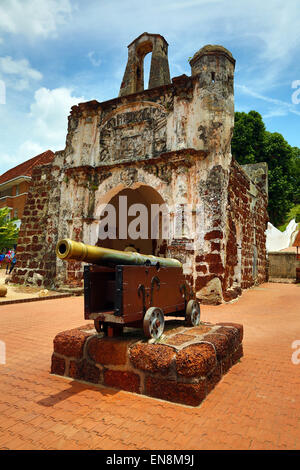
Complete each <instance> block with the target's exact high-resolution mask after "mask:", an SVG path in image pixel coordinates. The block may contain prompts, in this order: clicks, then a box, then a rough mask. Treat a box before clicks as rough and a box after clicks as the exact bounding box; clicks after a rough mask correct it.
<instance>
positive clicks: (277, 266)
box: [268, 251, 300, 282]
mask: <svg viewBox="0 0 300 470" xmlns="http://www.w3.org/2000/svg"><path fill="white" fill-rule="evenodd" d="M268 258H269V279H270V281H271V282H272V280H278V279H293V280H296V270H297V268H298V269H299V268H300V260H297V256H296V253H292V252H287V251H286V252H280V251H274V252H271V251H269V253H268Z"/></svg>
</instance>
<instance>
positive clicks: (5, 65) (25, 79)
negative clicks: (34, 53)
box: [0, 56, 43, 91]
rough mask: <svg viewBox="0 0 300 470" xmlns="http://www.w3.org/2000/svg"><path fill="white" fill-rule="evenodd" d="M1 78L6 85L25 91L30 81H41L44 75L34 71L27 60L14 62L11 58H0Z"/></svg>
mask: <svg viewBox="0 0 300 470" xmlns="http://www.w3.org/2000/svg"><path fill="white" fill-rule="evenodd" d="M0 77H1V78H2V80H4V81H5V83H6V85H8V86H12V87H13V88H15V89H16V90H19V91H21V90H25V89H26V88H28V87H29V84H30V81H32V80H41V79H42V77H43V75H42V74H41V73H40V72H39V71H38V70H35V69H33V68H32V67H31V66H30V64H29V62H28V60H27V59H20V60H14V59H12V58H11V57H10V56H6V57H0Z"/></svg>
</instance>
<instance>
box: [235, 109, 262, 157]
mask: <svg viewBox="0 0 300 470" xmlns="http://www.w3.org/2000/svg"><path fill="white" fill-rule="evenodd" d="M265 132H266V128H265V125H264V123H263V120H262V117H261V115H260V114H259V113H258V112H256V111H250V112H249V113H248V114H247V113H240V112H236V113H235V116H234V133H233V137H232V141H231V150H232V153H233V155H234V157H235V159H236V160H237V161H238V162H239V163H240V164H241V165H245V164H247V163H257V162H262V161H264V158H263V157H264V138H265Z"/></svg>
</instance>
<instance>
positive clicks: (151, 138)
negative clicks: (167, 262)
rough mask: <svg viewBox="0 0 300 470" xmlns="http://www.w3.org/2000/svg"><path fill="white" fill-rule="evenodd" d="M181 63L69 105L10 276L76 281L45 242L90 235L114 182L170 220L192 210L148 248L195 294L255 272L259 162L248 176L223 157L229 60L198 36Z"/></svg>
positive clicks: (226, 290)
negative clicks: (138, 85) (186, 63)
mask: <svg viewBox="0 0 300 470" xmlns="http://www.w3.org/2000/svg"><path fill="white" fill-rule="evenodd" d="M154 36H155V35H153V41H154V42H155V41H156V42H157V44H158V43H161V44H163V42H161V41H162V40H161V37H160V36H159V35H158V36H157V37H154ZM144 39H145V38H142V40H144ZM147 47H148V46H147ZM149 47H150V46H149ZM151 47H152V46H151ZM155 47H156V46H155ZM159 47H160V46H159ZM164 47H165V46H164ZM166 51H167V50H166V49H165V50H164V54H165V55H164V61H165V59H166ZM144 52H145V51H144ZM160 52H162V51H160ZM154 58H155V56H154ZM190 64H191V72H192V74H191V76H190V77H187V76H186V75H182V76H180V77H175V78H173V79H172V81H171V83H169V82H168V80H167V81H166V82H164V81H163V82H161V83H166V84H163V85H161V86H156V87H155V88H150V89H148V90H140V91H139V92H134V93H131V94H123V93H121V96H119V97H118V98H115V99H113V100H109V101H106V102H104V103H98V102H97V101H90V102H87V103H81V104H79V105H78V106H74V107H73V108H72V110H71V113H70V116H69V118H68V133H67V138H66V147H65V149H64V150H63V151H62V152H58V153H57V154H56V157H55V159H54V161H53V166H52V167H51V166H45V167H42V168H41V169H40V170H38V171H39V172H37V173H36V174H35V177H34V179H33V182H32V189H31V195H30V197H29V198H28V203H27V206H26V208H25V212H26V213H25V216H24V218H23V220H22V228H21V233H20V240H19V244H18V258H19V259H20V265H19V268H17V269H16V272H15V274H14V278H15V280H18V282H27V283H28V282H30V283H33V284H34V283H36V284H38V285H49V283H50V284H51V283H54V285H55V286H56V287H63V286H66V285H67V286H69V287H73V288H74V287H82V271H83V264H82V263H75V262H73V263H66V262H63V261H61V260H59V259H56V256H55V244H56V242H57V240H58V239H61V238H66V237H68V238H72V239H74V240H82V241H84V242H85V243H88V244H97V243H98V242H99V240H98V228H99V214H100V207H101V205H102V204H107V203H109V202H110V201H111V200H112V199H113V198H114V197H115V196H116V195H118V194H119V193H121V192H122V191H124V190H127V191H128V190H132V191H136V193H134V192H133V193H132V194H136V195H139V197H142V196H143V197H144V198H145V201H146V202H147V204H149V205H150V204H152V203H159V204H161V203H166V204H167V205H168V207H169V208H171V215H170V216H171V220H172V222H173V223H174V225H175V226H176V224H177V223H179V222H180V218H179V217H178V206H180V207H184V206H189V207H191V208H192V221H193V224H192V228H190V229H188V230H187V231H186V232H185V233H184V235H183V236H181V237H180V238H178V237H177V236H176V234H171V235H170V236H169V237H168V239H165V240H158V241H155V243H153V248H152V253H154V254H157V255H163V256H164V255H165V256H169V257H175V258H178V259H179V260H180V261H181V262H182V263H183V264H184V273H185V275H186V277H187V279H188V280H189V282H190V284H191V285H192V287H193V289H194V290H195V292H196V294H197V297H198V298H199V299H200V300H202V301H203V302H208V303H219V302H223V301H224V300H225V301H227V300H230V299H231V298H234V297H236V296H237V295H239V294H240V293H241V289H244V288H247V287H250V286H251V285H253V283H254V282H262V281H263V280H265V255H266V253H265V238H264V231H265V228H266V227H265V225H266V217H267V215H266V204H267V197H266V195H265V193H264V188H265V186H266V180H265V174H266V172H265V171H264V169H263V170H262V169H261V167H259V168H255V169H254V168H250V167H249V166H248V167H247V169H246V170H247V172H248V173H249V172H250V173H251V177H252V176H253V179H254V180H255V182H253V181H252V180H251V179H250V177H249V176H247V174H246V173H245V171H244V170H243V169H242V168H241V167H240V166H239V165H237V164H236V163H235V162H232V156H231V147H230V146H231V137H232V132H233V125H234V98H233V76H234V64H235V61H234V59H233V57H232V55H231V54H230V52H229V51H227V50H226V49H224V48H222V47H221V46H205V47H204V48H202V49H200V51H198V52H197V53H196V54H195V55H194V57H193V58H192V60H191V61H190ZM164 70H166V68H165V65H164ZM157 73H158V72H157ZM164 73H165V72H164ZM126 80H127V79H126ZM130 80H131V78H130V77H129V78H128V80H127V84H128V83H129V82H130ZM153 83H154V82H153ZM126 86H127V85H126ZM128 86H129V85H128ZM130 86H131V85H130ZM123 91H124V90H123ZM250 173H249V174H250ZM42 194H43V196H41V195H42ZM41 197H42V199H41ZM33 237H34V238H33ZM142 246H143V245H141V247H142ZM119 247H120V248H118V245H117V246H115V245H114V248H117V249H123V248H122V247H123V245H122V243H120V244H119Z"/></svg>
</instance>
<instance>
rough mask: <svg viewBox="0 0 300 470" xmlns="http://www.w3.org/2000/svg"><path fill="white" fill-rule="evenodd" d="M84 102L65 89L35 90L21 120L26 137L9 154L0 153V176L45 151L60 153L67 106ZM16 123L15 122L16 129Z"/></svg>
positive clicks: (18, 124) (67, 111) (62, 145)
mask: <svg viewBox="0 0 300 470" xmlns="http://www.w3.org/2000/svg"><path fill="white" fill-rule="evenodd" d="M83 101H85V98H84V97H76V96H72V90H70V89H68V88H55V89H53V90H49V89H47V88H39V89H38V90H37V91H36V92H35V95H34V102H33V103H32V104H31V106H30V113H28V115H27V116H26V115H25V116H24V115H22V116H19V117H18V121H20V119H22V125H23V127H24V126H25V127H26V131H25V132H24V128H23V129H22V131H23V135H25V134H26V135H27V136H29V138H28V139H25V140H24V142H22V143H21V144H19V146H17V148H16V150H15V151H14V152H13V153H12V152H11V153H4V154H3V153H1V164H0V167H1V169H0V174H1V173H4V172H5V171H7V170H8V169H9V168H12V167H14V166H16V165H18V164H20V163H22V162H24V161H26V160H28V159H29V158H32V157H34V156H36V155H38V154H40V153H42V152H44V151H45V150H48V149H49V150H52V151H53V152H55V151H57V150H62V149H64V147H65V140H66V135H67V127H68V115H69V113H70V110H71V107H72V106H74V105H75V104H78V103H79V102H83ZM18 126H20V122H18V123H16V127H18Z"/></svg>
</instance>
